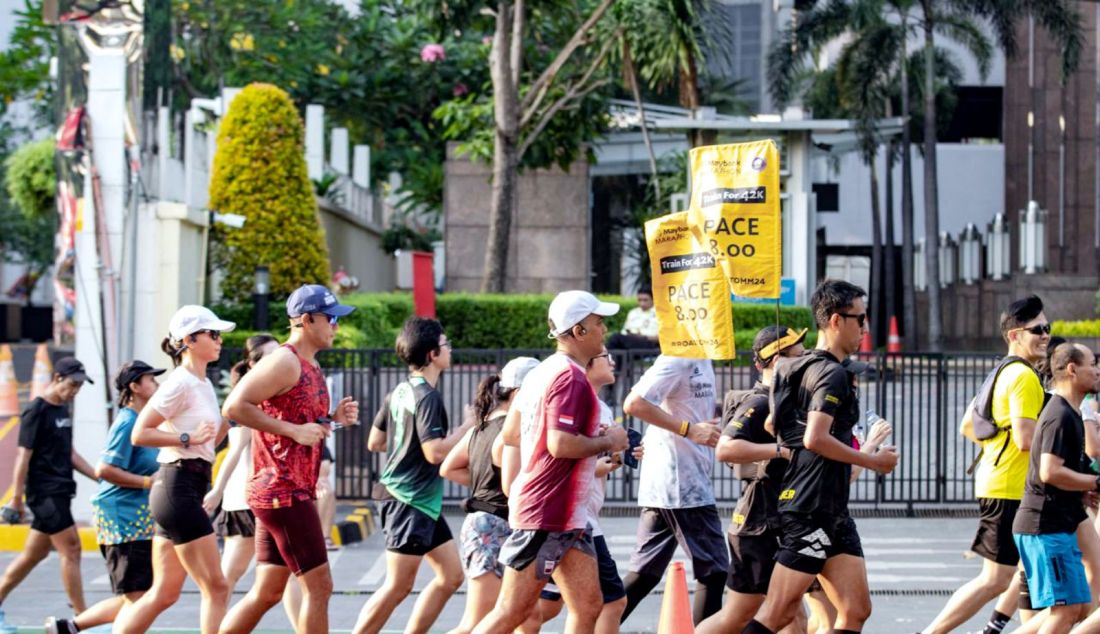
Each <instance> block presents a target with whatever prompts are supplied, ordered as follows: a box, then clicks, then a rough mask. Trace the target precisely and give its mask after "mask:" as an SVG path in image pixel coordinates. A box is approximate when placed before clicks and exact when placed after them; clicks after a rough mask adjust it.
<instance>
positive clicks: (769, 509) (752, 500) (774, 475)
mask: <svg viewBox="0 0 1100 634" xmlns="http://www.w3.org/2000/svg"><path fill="white" fill-rule="evenodd" d="M770 392H771V389H770V388H769V387H768V386H766V385H764V384H763V383H757V384H756V385H754V386H753V388H752V391H751V392H750V393H749V394H748V395H747V396H745V397H744V398H743V399H741V400H740V402H739V403H728V405H730V406H731V407H727V408H726V410H725V411H724V412H722V422H723V423H725V428H724V429H723V430H722V435H723V436H726V437H728V438H732V439H735V440H747V441H749V442H751V443H755V444H771V443H774V442H775V436H773V435H771V434H770V433H768V430H767V429H766V428H765V427H764V422H765V421H766V420H767V418H768V412H769V411H770V407H769V405H768V398H769V394H770ZM734 405H735V406H734ZM763 462H765V463H766V466H764V468H763V469H762V470H761V467H760V465H761V463H760V462H758V463H754V465H752V466H755V467H756V469H755V477H753V478H752V479H751V480H750V481H749V482H748V484H747V486H745V488H744V489H742V491H741V500H740V501H739V502H738V504H737V508H736V509H735V510H734V513H733V521H731V522H730V528H729V532H730V534H732V535H741V534H745V535H756V534H760V533H761V532H763V529H764V528H771V529H778V528H779V517H778V512H777V510H776V502H777V500H778V498H779V485H780V483H781V482H782V480H783V474H784V473H785V472H786V470H787V464H788V463H787V460H785V459H783V458H773V459H771V460H767V461H763ZM742 466H748V465H742Z"/></svg>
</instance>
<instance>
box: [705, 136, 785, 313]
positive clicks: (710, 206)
mask: <svg viewBox="0 0 1100 634" xmlns="http://www.w3.org/2000/svg"><path fill="white" fill-rule="evenodd" d="M687 213H688V214H689V219H690V225H691V231H692V233H693V234H694V235H695V238H696V239H697V240H699V242H700V243H701V244H702V245H703V246H704V247H705V248H706V251H707V252H708V253H710V254H711V255H713V256H714V257H715V258H717V259H718V262H719V263H720V264H721V266H722V269H723V270H724V271H725V272H726V275H727V276H729V285H730V289H732V290H733V293H734V294H735V295H739V296H741V297H764V298H769V297H779V280H780V277H781V276H782V275H783V231H782V227H781V226H780V223H781V222H782V221H781V220H780V210H779V152H778V151H777V150H776V147H775V143H773V142H772V141H771V140H770V139H769V140H764V141H754V142H752V143H734V144H731V145H709V146H704V147H697V148H695V149H693V150H692V151H691V201H690V204H689V205H688V212H687Z"/></svg>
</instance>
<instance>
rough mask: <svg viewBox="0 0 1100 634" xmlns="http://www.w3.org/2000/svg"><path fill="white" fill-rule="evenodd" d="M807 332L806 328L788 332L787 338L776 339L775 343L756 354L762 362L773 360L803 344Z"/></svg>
mask: <svg viewBox="0 0 1100 634" xmlns="http://www.w3.org/2000/svg"><path fill="white" fill-rule="evenodd" d="M806 330H807V329H806V328H803V329H802V330H788V331H787V334H786V336H784V337H780V338H779V339H776V340H775V341H773V342H771V343H769V344H768V345H766V346H764V347H763V348H761V349H760V352H758V353H756V355H757V356H758V357H760V359H761V360H762V361H767V360H768V359H771V358H772V357H774V356H775V355H777V354H779V353H780V352H782V351H783V350H786V349H787V348H790V347H791V346H793V345H794V344H796V343H799V342H801V341H802V339H803V338H805V337H806Z"/></svg>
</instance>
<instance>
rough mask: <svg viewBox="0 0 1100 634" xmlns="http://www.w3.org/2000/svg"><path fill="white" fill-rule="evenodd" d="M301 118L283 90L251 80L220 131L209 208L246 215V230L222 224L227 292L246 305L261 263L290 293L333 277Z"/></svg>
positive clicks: (276, 289) (277, 288) (275, 286)
mask: <svg viewBox="0 0 1100 634" xmlns="http://www.w3.org/2000/svg"><path fill="white" fill-rule="evenodd" d="M303 138H304V129H303V126H302V120H301V118H300V117H299V116H298V111H297V110H295V108H294V104H293V103H291V101H290V97H289V96H287V94H286V93H285V92H283V90H282V89H280V88H278V87H276V86H272V85H270V84H250V85H248V86H247V87H246V88H245V89H244V90H242V91H241V92H240V94H239V95H237V97H236V99H234V100H233V103H232V104H231V105H230V108H229V112H228V114H226V116H225V119H224V120H222V122H221V126H220V128H219V130H218V148H217V152H216V153H215V155H214V168H213V173H212V175H211V178H210V208H211V209H217V210H218V211H220V212H223V213H235V214H240V215H242V216H245V218H246V219H247V220H246V221H245V225H244V227H243V228H241V229H225V230H222V229H220V228H215V230H214V232H213V233H214V237H215V239H217V240H218V241H219V242H220V243H221V245H222V246H223V247H224V248H225V253H224V257H225V262H224V264H225V279H224V281H223V282H222V294H223V296H224V298H225V299H226V300H227V301H229V302H232V303H242V302H243V301H244V300H246V299H247V298H248V297H249V295H250V294H251V292H252V285H253V275H254V272H255V269H256V267H257V266H259V265H267V266H268V268H269V269H270V271H271V293H272V294H273V295H274V296H275V297H286V296H287V295H289V294H290V293H291V292H292V291H293V290H294V289H295V288H297V287H298V286H300V285H302V284H306V283H321V284H325V283H327V282H328V279H329V267H328V248H327V247H326V245H325V238H324V232H323V230H322V228H321V221H320V218H319V217H318V213H317V201H316V199H315V198H314V195H313V185H312V183H310V180H309V176H308V174H307V171H306V161H305V156H304V154H303V146H304V141H303Z"/></svg>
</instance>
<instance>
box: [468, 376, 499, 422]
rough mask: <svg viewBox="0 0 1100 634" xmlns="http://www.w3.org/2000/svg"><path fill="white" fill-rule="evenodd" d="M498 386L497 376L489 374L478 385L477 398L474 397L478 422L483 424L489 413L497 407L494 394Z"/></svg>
mask: <svg viewBox="0 0 1100 634" xmlns="http://www.w3.org/2000/svg"><path fill="white" fill-rule="evenodd" d="M499 384H500V375H499V374H490V375H489V376H487V377H485V378H484V379H482V380H481V383H479V384H478V386H477V396H475V397H474V409H475V410H476V411H477V420H478V422H484V421H485V419H486V418H487V417H488V416H489V412H491V411H493V408H494V407H496V406H497V398H496V393H497V386H498V385H499Z"/></svg>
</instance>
